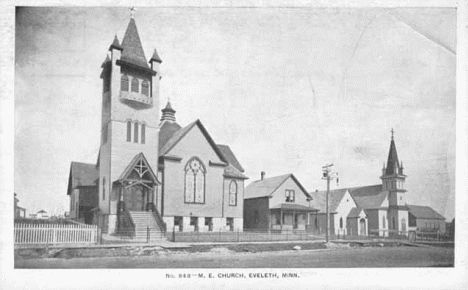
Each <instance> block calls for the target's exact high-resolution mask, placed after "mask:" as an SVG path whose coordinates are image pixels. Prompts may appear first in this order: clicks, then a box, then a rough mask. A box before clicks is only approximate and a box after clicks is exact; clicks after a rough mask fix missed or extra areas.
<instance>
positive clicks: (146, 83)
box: [141, 81, 149, 96]
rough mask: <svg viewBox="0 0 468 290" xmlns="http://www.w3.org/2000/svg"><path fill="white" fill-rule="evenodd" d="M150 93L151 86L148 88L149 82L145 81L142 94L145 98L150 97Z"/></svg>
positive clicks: (142, 84) (142, 85)
mask: <svg viewBox="0 0 468 290" xmlns="http://www.w3.org/2000/svg"><path fill="white" fill-rule="evenodd" d="M148 92H149V86H148V82H147V81H143V82H142V83H141V93H142V94H143V95H145V96H147V95H148Z"/></svg>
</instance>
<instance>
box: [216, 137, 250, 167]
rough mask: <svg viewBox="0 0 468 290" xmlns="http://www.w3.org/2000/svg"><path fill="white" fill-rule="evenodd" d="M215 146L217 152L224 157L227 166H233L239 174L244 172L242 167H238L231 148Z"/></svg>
mask: <svg viewBox="0 0 468 290" xmlns="http://www.w3.org/2000/svg"><path fill="white" fill-rule="evenodd" d="M217 146H218V148H219V150H220V151H221V153H222V154H223V155H224V157H225V158H226V160H227V161H228V163H229V164H231V165H232V166H234V167H235V168H236V169H237V170H239V171H240V172H244V168H242V166H241V165H240V163H239V161H238V160H237V158H236V156H235V155H234V153H233V152H232V150H231V148H229V146H227V145H221V144H217Z"/></svg>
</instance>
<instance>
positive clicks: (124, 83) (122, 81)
mask: <svg viewBox="0 0 468 290" xmlns="http://www.w3.org/2000/svg"><path fill="white" fill-rule="evenodd" d="M120 90H121V91H126V92H128V77H127V76H126V75H122V77H121V78H120Z"/></svg>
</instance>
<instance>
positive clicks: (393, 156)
mask: <svg viewBox="0 0 468 290" xmlns="http://www.w3.org/2000/svg"><path fill="white" fill-rule="evenodd" d="M399 169H400V162H399V160H398V154H397V150H396V145H395V140H393V136H392V141H391V142H390V150H389V151H388V160H387V168H386V169H385V174H386V175H393V174H398V173H399V172H398V170H399Z"/></svg>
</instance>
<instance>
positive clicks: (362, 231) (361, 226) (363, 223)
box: [359, 219, 367, 236]
mask: <svg viewBox="0 0 468 290" xmlns="http://www.w3.org/2000/svg"><path fill="white" fill-rule="evenodd" d="M366 232H367V231H366V220H365V219H360V220H359V235H360V236H365V235H366Z"/></svg>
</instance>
